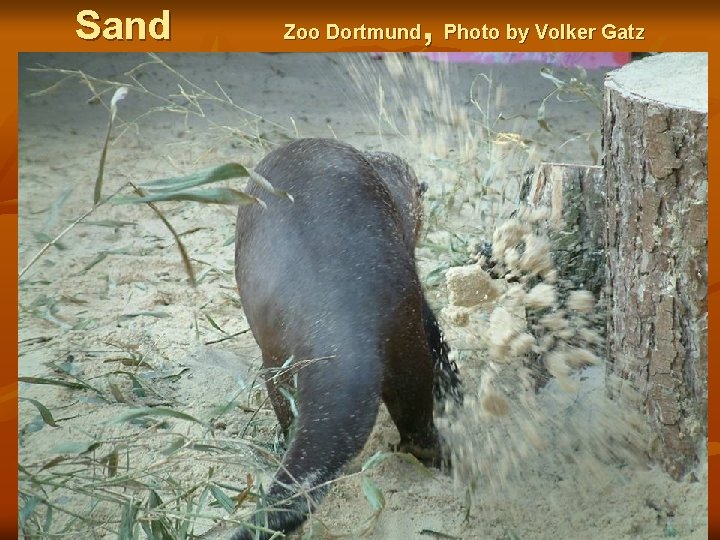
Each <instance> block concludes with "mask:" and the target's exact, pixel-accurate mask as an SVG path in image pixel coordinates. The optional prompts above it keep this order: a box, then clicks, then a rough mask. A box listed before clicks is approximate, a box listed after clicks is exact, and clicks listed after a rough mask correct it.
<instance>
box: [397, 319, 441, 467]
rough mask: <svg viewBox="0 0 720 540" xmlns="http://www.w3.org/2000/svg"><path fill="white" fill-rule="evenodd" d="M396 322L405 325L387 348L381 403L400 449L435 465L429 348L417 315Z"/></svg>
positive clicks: (438, 450)
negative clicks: (394, 429)
mask: <svg viewBox="0 0 720 540" xmlns="http://www.w3.org/2000/svg"><path fill="white" fill-rule="evenodd" d="M398 320H401V321H405V322H404V325H403V326H404V327H403V328H396V332H395V334H394V335H393V337H392V338H391V340H390V341H389V343H388V345H387V349H386V354H387V357H386V362H387V363H386V366H385V377H384V380H383V401H384V402H385V405H386V406H387V408H388V411H389V412H390V416H391V417H392V419H393V422H394V423H395V425H396V426H397V428H398V431H399V432H400V447H399V449H400V450H402V451H406V452H409V453H411V454H413V455H415V456H416V457H417V458H418V459H420V460H421V461H425V462H431V463H433V464H438V463H439V461H440V459H441V457H442V456H441V448H440V440H439V437H438V434H437V430H436V428H435V424H434V422H433V361H432V357H431V354H430V348H429V347H428V343H427V339H426V337H425V332H424V331H423V328H422V321H421V317H420V314H419V313H415V314H414V315H413V316H410V317H399V318H398ZM408 321H411V322H409V323H408Z"/></svg>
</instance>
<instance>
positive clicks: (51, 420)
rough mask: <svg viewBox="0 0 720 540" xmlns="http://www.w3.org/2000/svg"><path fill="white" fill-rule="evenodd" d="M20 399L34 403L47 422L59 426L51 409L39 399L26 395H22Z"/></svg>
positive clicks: (49, 424)
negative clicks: (26, 396)
mask: <svg viewBox="0 0 720 540" xmlns="http://www.w3.org/2000/svg"><path fill="white" fill-rule="evenodd" d="M20 400H21V401H27V402H28V403H32V404H33V405H35V408H36V409H37V410H38V411H39V412H40V416H41V417H42V419H43V422H45V423H46V424H47V425H48V426H52V427H58V425H57V424H56V423H55V419H54V418H53V415H52V413H51V412H50V410H49V409H48V408H47V407H46V406H45V405H43V404H42V403H40V402H39V401H38V400H36V399H32V398H24V397H21V398H20Z"/></svg>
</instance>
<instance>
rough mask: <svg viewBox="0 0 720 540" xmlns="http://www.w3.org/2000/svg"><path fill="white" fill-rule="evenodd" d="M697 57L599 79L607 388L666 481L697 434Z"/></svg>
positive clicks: (701, 232) (700, 176)
mask: <svg viewBox="0 0 720 540" xmlns="http://www.w3.org/2000/svg"><path fill="white" fill-rule="evenodd" d="M707 69H708V68H707V54H703V53H676V54H659V55H656V56H652V57H649V58H646V59H644V60H641V61H638V62H632V63H630V64H628V65H626V66H625V67H623V68H621V69H619V70H617V71H615V72H613V73H611V74H610V75H609V76H608V78H607V80H606V82H605V111H604V120H603V122H604V125H603V149H604V152H605V162H604V173H605V181H606V188H607V207H606V212H607V239H606V245H607V262H608V266H607V269H608V285H609V289H608V294H609V296H608V307H609V309H608V393H609V395H610V396H611V397H613V398H617V399H624V398H625V396H630V395H633V394H634V395H635V396H637V397H638V398H639V399H628V400H627V401H628V403H632V404H635V406H638V405H639V406H640V407H641V410H642V411H643V412H644V413H646V414H647V416H648V419H649V421H650V423H651V426H652V427H653V430H654V432H655V433H656V434H657V439H656V440H655V441H652V443H651V444H650V446H649V450H650V453H651V455H652V456H653V457H654V458H656V459H657V460H658V461H659V462H660V463H661V464H662V465H663V467H664V468H665V470H666V471H668V472H669V473H670V474H671V475H672V476H673V477H675V478H679V477H681V476H682V475H683V474H685V473H686V472H688V471H689V470H690V468H691V467H692V466H693V465H694V464H695V463H696V462H697V458H698V445H700V444H703V443H704V441H705V435H706V433H707V362H708V351H707V325H708V310H707V278H708V258H707V189H708V178H707V163H708V153H707V152H708V147H707V126H708V123H707V119H708V117H707Z"/></svg>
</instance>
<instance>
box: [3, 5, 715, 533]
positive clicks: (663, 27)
mask: <svg viewBox="0 0 720 540" xmlns="http://www.w3.org/2000/svg"><path fill="white" fill-rule="evenodd" d="M169 4H170V3H168V4H166V5H162V4H161V3H158V2H148V1H145V2H142V3H140V2H123V3H110V2H99V1H96V2H93V3H90V2H85V3H83V5H81V4H79V3H77V2H71V3H50V2H35V3H33V4H20V5H15V6H13V7H6V6H3V10H4V13H3V15H2V17H0V40H1V42H2V45H1V47H0V65H2V66H4V67H5V69H4V70H3V71H4V72H5V73H6V74H9V79H10V80H9V82H7V83H6V84H3V85H0V141H2V142H3V144H2V145H0V164H1V165H0V179H1V180H0V249H2V251H3V252H5V253H7V254H9V255H10V256H11V260H14V264H11V265H10V266H7V267H3V266H0V279H1V280H2V284H3V286H2V289H3V290H5V291H10V292H9V294H8V296H6V297H4V298H3V300H2V303H3V306H2V307H3V309H2V310H0V330H1V331H2V333H3V337H4V339H3V340H2V344H3V345H2V349H3V350H4V351H5V357H6V358H7V359H8V360H7V361H6V366H5V367H4V368H3V369H2V370H0V430H2V434H3V435H5V436H7V438H8V439H11V440H13V439H15V438H16V436H17V380H16V374H17V364H16V360H15V359H17V333H16V331H15V330H13V329H17V296H16V295H17V281H16V280H17V274H16V269H17V196H18V195H17V174H16V173H17V164H18V151H17V129H18V125H17V122H18V117H17V100H18V96H17V88H18V86H17V73H18V71H17V70H18V66H17V54H18V52H32V51H36V52H37V51H43V52H45V51H67V52H71V51H73V52H77V51H83V52H91V51H97V52H100V51H103V52H120V51H154V52H159V53H162V52H168V51H177V52H188V51H193V52H199V51H205V52H213V51H317V52H321V51H326V52H329V51H370V50H373V51H412V50H415V51H417V50H435V51H441V50H446V51H449V50H455V51H461V50H462V51H473V50H488V51H608V50H609V51H618V52H619V51H708V52H709V53H710V82H709V86H710V87H709V95H710V96H711V97H710V116H711V117H712V116H713V115H714V113H715V111H716V106H717V105H718V100H717V98H716V97H714V96H715V95H716V92H717V90H718V88H720V85H719V84H718V72H717V71H716V70H715V69H714V67H715V66H714V61H715V55H714V53H715V52H716V51H715V48H716V47H718V45H717V40H718V36H720V32H718V30H717V29H718V16H717V15H718V8H709V9H708V8H704V9H703V10H701V9H700V8H699V6H692V7H691V6H687V7H685V9H684V11H677V12H674V13H670V12H667V13H663V12H662V10H661V9H660V8H659V7H658V6H657V5H652V6H650V5H648V6H647V7H646V6H644V5H642V4H637V3H636V4H632V3H627V2H623V3H620V2H616V1H609V2H603V3H600V4H593V7H592V8H591V7H589V6H587V5H580V10H578V9H577V5H572V4H570V3H569V2H563V3H562V4H558V3H554V4H552V5H550V4H538V3H537V2H525V1H516V2H514V3H513V4H512V5H511V6H510V5H505V4H503V3H497V4H495V5H488V3H482V4H481V3H477V2H473V3H469V2H468V3H465V4H456V5H454V6H442V7H438V8H436V9H433V7H432V5H431V4H425V5H417V4H416V5H409V6H398V5H397V4H395V5H391V4H388V3H384V4H381V3H379V2H375V1H374V0H373V1H371V2H369V3H364V4H363V5H362V10H357V11H356V12H352V11H350V10H349V9H347V8H345V7H344V6H342V5H340V7H338V4H337V3H336V2H333V3H330V2H324V3H321V4H314V5H308V4H307V3H293V2H282V0H276V1H275V2H274V3H273V5H272V11H270V10H269V9H267V10H263V9H261V8H260V7H258V6H257V5H252V4H250V5H248V3H242V4H241V3H238V2H233V3H228V5H227V6H222V5H219V4H218V3H215V4H212V5H208V4H197V3H194V4H190V3H185V4H179V3H177V2H173V3H172V5H169ZM82 9H93V10H95V11H97V12H98V13H99V14H100V15H101V16H102V18H103V19H104V18H106V17H120V18H124V17H144V18H146V20H149V19H151V18H153V17H157V16H159V15H160V14H161V11H162V10H163V9H170V11H171V39H170V40H169V41H162V42H159V41H154V40H151V39H147V40H145V41H106V40H103V39H98V40H94V41H84V40H82V39H80V38H78V37H77V35H76V33H75V30H76V29H78V28H79V26H78V24H77V22H76V16H77V13H78V12H79V11H80V10H82ZM591 9H592V10H593V11H592V12H591V11H590V10H591ZM676 9H677V8H676ZM287 22H294V23H296V24H297V25H299V26H316V27H320V28H321V29H322V28H323V27H324V25H325V24H326V23H328V22H335V23H336V24H339V25H346V26H358V25H360V24H363V23H364V24H366V25H368V26H388V25H392V26H401V25H407V26H412V25H415V24H417V23H418V22H419V23H421V24H422V27H423V31H431V32H432V33H433V38H434V39H433V45H432V47H430V48H429V49H422V48H421V47H420V46H418V44H417V43H415V42H398V41H385V42H374V43H370V42H352V41H344V42H341V41H327V40H324V39H322V38H321V39H318V40H316V41H285V40H283V34H284V24H285V23H287ZM445 23H461V24H463V25H465V26H482V25H483V24H487V25H489V26H497V27H500V29H501V33H500V34H501V35H500V39H498V40H496V41H457V40H453V41H447V42H444V41H443V39H442V37H443V36H442V34H443V25H444V24H445ZM535 23H540V24H544V23H549V24H551V25H552V24H561V23H570V24H572V25H574V26H594V27H598V28H600V27H602V26H603V25H604V24H607V23H612V24H615V25H616V26H618V27H627V26H628V25H630V24H632V25H634V26H635V27H644V28H645V33H644V37H645V39H644V40H643V41H617V40H615V41H608V40H605V39H602V38H601V37H599V36H598V35H597V34H599V32H597V33H596V36H595V39H593V40H585V41H580V40H577V41H562V42H560V41H547V40H546V41H540V40H538V39H537V38H536V37H534V36H532V37H530V38H529V39H528V40H527V42H526V43H525V44H523V45H519V44H518V43H515V42H509V41H507V40H506V39H505V38H504V31H503V29H504V28H505V25H506V24H512V25H514V26H532V25H533V24H535ZM321 34H322V32H321ZM531 34H532V32H531ZM709 140H710V162H711V163H710V170H715V163H716V162H717V159H716V156H717V155H718V152H717V143H716V139H715V137H713V136H712V135H711V136H710V137H709ZM719 187H720V186H719V185H718V184H715V183H713V182H710V183H709V197H710V201H709V203H710V208H713V207H714V204H715V200H716V199H717V197H718V189H719ZM708 225H709V235H710V236H711V237H712V236H713V235H714V231H715V225H720V215H717V216H714V215H713V214H712V212H710V213H709V224H708ZM713 246H714V243H713V242H712V241H710V242H709V274H710V275H709V290H708V294H709V298H708V300H709V302H708V305H709V307H708V309H709V317H710V321H711V323H710V327H711V329H712V328H713V326H712V324H713V323H712V321H714V320H715V319H716V318H717V316H718V315H717V311H718V307H719V306H720V295H718V294H717V293H718V291H720V278H718V276H717V273H716V271H715V268H717V265H716V261H717V257H718V250H717V249H715V248H713ZM10 330H13V332H10ZM717 341H718V338H717V335H716V334H713V333H712V332H710V334H709V343H708V347H709V351H714V350H715V349H716V348H717V347H718V344H717ZM717 371H718V368H717V367H716V366H714V365H713V363H712V362H711V363H710V374H709V378H710V386H711V390H710V406H709V415H710V418H709V444H708V453H709V457H708V459H709V466H710V496H709V515H710V537H711V538H715V537H719V538H720V505H719V504H718V501H717V496H718V491H719V490H720V476H719V475H718V469H719V468H720V418H719V416H718V414H717V413H718V409H719V408H720V401H719V400H718V398H717V396H716V392H715V388H714V386H715V385H714V381H715V380H716V375H717ZM16 462H17V446H16V445H13V444H6V445H4V446H3V447H2V448H0V467H2V473H3V474H2V478H6V479H7V480H8V483H9V484H10V485H15V486H16V485H17V482H16V480H17V469H16ZM7 487H9V486H7ZM16 508H17V497H16V496H15V495H14V494H13V492H12V491H10V490H9V489H8V490H0V537H2V538H5V537H8V538H16V536H15V534H16V533H15V528H16V525H17V513H16Z"/></svg>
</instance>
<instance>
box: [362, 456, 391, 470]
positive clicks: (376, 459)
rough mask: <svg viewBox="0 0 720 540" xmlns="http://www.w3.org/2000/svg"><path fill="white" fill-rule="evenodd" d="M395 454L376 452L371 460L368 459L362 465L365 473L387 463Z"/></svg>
mask: <svg viewBox="0 0 720 540" xmlns="http://www.w3.org/2000/svg"><path fill="white" fill-rule="evenodd" d="M392 455H393V454H391V453H388V452H375V453H374V454H373V455H372V456H370V459H368V460H367V461H366V462H365V463H363V465H362V469H361V470H363V471H367V470H369V469H372V468H373V467H375V466H376V465H378V464H380V463H382V462H383V461H385V460H386V459H387V458H388V457H389V456H392Z"/></svg>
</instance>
